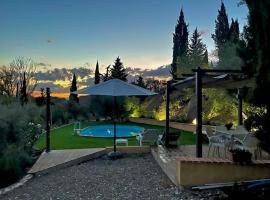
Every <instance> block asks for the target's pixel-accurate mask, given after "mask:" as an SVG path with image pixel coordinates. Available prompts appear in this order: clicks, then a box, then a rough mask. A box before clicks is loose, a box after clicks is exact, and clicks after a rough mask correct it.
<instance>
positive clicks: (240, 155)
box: [230, 149, 252, 164]
mask: <svg viewBox="0 0 270 200" xmlns="http://www.w3.org/2000/svg"><path fill="white" fill-rule="evenodd" d="M230 152H231V157H232V161H233V162H236V163H240V164H244V163H246V164H249V163H251V157H252V154H251V153H250V152H249V151H247V150H243V149H231V150H230Z"/></svg>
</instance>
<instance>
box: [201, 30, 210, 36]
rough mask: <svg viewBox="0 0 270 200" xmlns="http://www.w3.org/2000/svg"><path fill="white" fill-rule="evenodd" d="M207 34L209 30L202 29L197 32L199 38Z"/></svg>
mask: <svg viewBox="0 0 270 200" xmlns="http://www.w3.org/2000/svg"><path fill="white" fill-rule="evenodd" d="M209 33H210V30H209V29H202V30H200V31H199V34H200V35H201V36H203V35H208V34H209Z"/></svg>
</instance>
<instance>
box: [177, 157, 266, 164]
mask: <svg viewBox="0 0 270 200" xmlns="http://www.w3.org/2000/svg"><path fill="white" fill-rule="evenodd" d="M176 160H177V161H180V162H190V163H208V164H211V163H214V164H225V163H226V164H238V163H234V162H233V161H231V160H229V159H223V158H196V157H177V158H176ZM249 165H270V160H253V161H252V162H251V163H250V164H249Z"/></svg>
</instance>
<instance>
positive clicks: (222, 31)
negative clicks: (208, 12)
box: [212, 2, 230, 68]
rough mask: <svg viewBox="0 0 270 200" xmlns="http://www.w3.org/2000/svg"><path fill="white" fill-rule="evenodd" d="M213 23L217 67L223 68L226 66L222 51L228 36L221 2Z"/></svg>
mask: <svg viewBox="0 0 270 200" xmlns="http://www.w3.org/2000/svg"><path fill="white" fill-rule="evenodd" d="M215 24H216V25H215V34H212V38H213V39H214V41H215V44H216V48H217V50H218V58H219V62H218V67H220V68H223V67H224V66H226V53H224V51H225V50H226V48H227V45H226V44H227V42H228V41H229V37H230V28H229V21H228V16H227V13H226V8H225V5H224V3H223V2H221V7H220V10H218V16H217V19H216V21H215Z"/></svg>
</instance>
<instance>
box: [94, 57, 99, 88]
mask: <svg viewBox="0 0 270 200" xmlns="http://www.w3.org/2000/svg"><path fill="white" fill-rule="evenodd" d="M99 82H100V73H99V65H98V61H97V64H96V70H95V84H99Z"/></svg>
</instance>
